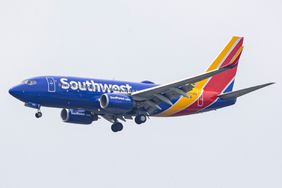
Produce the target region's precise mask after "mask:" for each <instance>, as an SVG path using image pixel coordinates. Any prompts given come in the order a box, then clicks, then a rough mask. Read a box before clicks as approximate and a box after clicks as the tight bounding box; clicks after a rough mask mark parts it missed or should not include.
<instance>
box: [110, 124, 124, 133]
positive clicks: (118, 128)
mask: <svg viewBox="0 0 282 188" xmlns="http://www.w3.org/2000/svg"><path fill="white" fill-rule="evenodd" d="M111 129H112V131H113V132H115V133H116V132H119V131H122V129H123V125H122V124H121V123H120V122H116V123H113V124H112V127H111Z"/></svg>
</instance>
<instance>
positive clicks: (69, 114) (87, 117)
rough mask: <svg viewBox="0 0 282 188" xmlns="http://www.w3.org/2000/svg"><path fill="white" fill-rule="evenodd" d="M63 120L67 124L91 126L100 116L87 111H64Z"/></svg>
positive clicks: (62, 112)
mask: <svg viewBox="0 0 282 188" xmlns="http://www.w3.org/2000/svg"><path fill="white" fill-rule="evenodd" d="M61 118H62V120H63V121H64V122H66V123H76V124H84V125H88V124H91V123H92V122H93V121H96V120H98V116H97V115H94V114H92V113H91V112H89V111H86V110H74V109H63V110H62V111H61Z"/></svg>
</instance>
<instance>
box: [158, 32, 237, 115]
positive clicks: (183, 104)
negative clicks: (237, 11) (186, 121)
mask: <svg viewBox="0 0 282 188" xmlns="http://www.w3.org/2000/svg"><path fill="white" fill-rule="evenodd" d="M238 39H240V38H239V37H233V38H232V39H231V41H230V42H229V43H228V44H227V45H226V47H225V48H224V49H223V50H222V52H221V53H220V54H219V55H218V56H217V58H216V59H215V60H214V62H213V63H212V64H211V65H210V67H209V68H208V70H207V72H208V71H212V70H215V69H217V68H219V66H220V65H221V64H222V61H223V60H224V58H225V57H226V55H227V54H228V53H229V52H230V49H231V48H232V47H234V44H235V43H236V41H237V40H238ZM208 80H209V79H205V80H202V81H200V82H198V83H197V85H196V87H194V88H193V89H192V90H191V91H189V92H188V93H187V95H188V96H190V98H186V97H181V98H180V99H179V100H178V101H177V102H176V103H175V104H174V105H173V106H171V107H170V108H169V109H167V110H165V111H163V112H162V113H160V114H158V116H171V115H173V114H176V113H177V112H180V111H181V110H183V109H185V108H187V107H188V106H190V105H192V104H193V103H194V102H195V101H196V100H197V99H198V98H199V97H200V96H201V95H202V92H203V87H204V86H205V85H206V83H207V81H208Z"/></svg>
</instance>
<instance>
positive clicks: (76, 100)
mask: <svg viewBox="0 0 282 188" xmlns="http://www.w3.org/2000/svg"><path fill="white" fill-rule="evenodd" d="M154 86H156V84H153V83H150V82H146V83H134V82H126V81H113V80H101V79H92V78H78V77H60V76H46V77H34V78H31V79H28V80H25V81H24V82H23V83H21V84H20V85H17V86H15V87H13V88H12V89H10V93H11V94H12V95H13V96H15V97H16V98H18V99H19V100H21V101H23V102H25V103H26V104H27V105H29V106H30V107H32V105H34V104H39V105H40V106H46V107H56V108H73V109H80V108H81V109H86V110H90V111H93V112H97V113H98V112H101V111H102V109H101V107H100V103H99V99H100V97H101V95H102V94H104V93H125V94H129V93H132V92H134V91H138V90H142V89H146V88H150V87H154ZM35 106H36V105H35Z"/></svg>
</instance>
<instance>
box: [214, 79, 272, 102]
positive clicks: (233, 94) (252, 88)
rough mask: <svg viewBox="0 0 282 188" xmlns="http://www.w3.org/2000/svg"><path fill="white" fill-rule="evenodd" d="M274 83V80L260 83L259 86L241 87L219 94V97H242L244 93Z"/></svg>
mask: <svg viewBox="0 0 282 188" xmlns="http://www.w3.org/2000/svg"><path fill="white" fill-rule="evenodd" d="M272 84H274V82H271V83H267V84H262V85H258V86H253V87H249V88H246V89H241V90H238V91H233V92H228V93H224V94H221V95H219V96H218V97H219V98H221V99H234V98H237V97H241V96H242V95H245V94H248V93H250V92H253V91H255V90H258V89H261V88H264V87H266V86H269V85H272Z"/></svg>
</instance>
